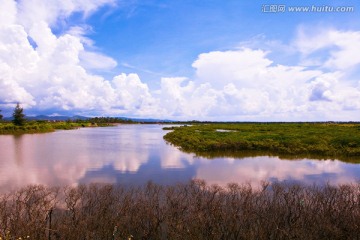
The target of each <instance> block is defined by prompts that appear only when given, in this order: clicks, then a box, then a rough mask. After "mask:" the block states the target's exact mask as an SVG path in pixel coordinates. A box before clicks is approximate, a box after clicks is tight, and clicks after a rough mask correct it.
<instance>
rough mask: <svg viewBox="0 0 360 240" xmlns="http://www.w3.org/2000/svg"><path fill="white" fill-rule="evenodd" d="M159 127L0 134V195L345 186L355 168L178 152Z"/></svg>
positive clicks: (358, 175) (359, 173)
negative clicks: (111, 186)
mask: <svg viewBox="0 0 360 240" xmlns="http://www.w3.org/2000/svg"><path fill="white" fill-rule="evenodd" d="M164 133H165V132H164V131H163V130H162V126H160V125H120V126H117V127H111V128H86V129H79V130H72V131H58V132H55V133H49V134H33V135H22V136H16V137H15V136H0V146H1V151H0V192H4V191H8V190H11V189H16V188H19V187H21V186H25V185H28V184H46V185H76V184H79V183H90V182H107V183H122V184H142V183H145V182H147V181H149V180H152V181H154V182H158V183H162V184H172V183H176V182H182V181H188V180H189V179H194V178H201V179H205V180H206V181H208V182H209V183H212V184H213V183H216V184H221V185H224V184H227V183H229V182H238V183H243V182H249V183H252V184H255V185H256V184H258V183H259V182H260V181H262V180H268V181H275V180H277V181H300V182H305V183H314V182H316V183H324V182H328V181H329V182H330V183H333V184H339V183H347V182H352V181H355V180H358V179H360V165H359V164H350V163H344V162H340V161H337V160H325V161H324V160H323V161H319V160H311V159H302V160H282V159H280V158H278V157H274V156H273V157H268V156H254V157H244V158H233V157H218V158H214V159H211V160H209V159H207V158H203V157H197V156H195V155H194V154H188V153H183V152H181V151H179V150H178V149H177V148H175V147H173V146H170V145H168V144H166V143H165V142H164V140H163V139H162V136H163V134H164Z"/></svg>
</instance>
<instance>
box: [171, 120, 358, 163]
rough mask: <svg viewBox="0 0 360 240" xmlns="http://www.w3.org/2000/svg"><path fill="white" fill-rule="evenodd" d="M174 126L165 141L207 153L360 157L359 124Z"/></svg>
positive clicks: (185, 148) (201, 153) (203, 153)
mask: <svg viewBox="0 0 360 240" xmlns="http://www.w3.org/2000/svg"><path fill="white" fill-rule="evenodd" d="M167 129H168V128H167ZM172 129H173V131H172V132H169V133H167V134H166V135H165V136H164V139H165V140H166V141H168V142H170V143H172V144H174V145H176V146H179V147H180V148H181V149H182V150H184V151H188V152H195V153H197V154H199V155H205V156H206V155H212V154H214V153H219V154H224V153H233V152H234V153H239V152H247V153H251V152H253V153H255V152H257V153H259V155H263V154H264V153H267V154H270V155H274V154H277V155H284V156H292V157H297V156H303V157H307V156H309V157H314V156H315V157H316V158H329V157H330V158H339V159H345V158H352V159H353V158H355V159H356V158H359V159H360V124H359V123H236V124H235V123H221V124H220V123H219V124H217V123H211V124H196V125H193V126H182V127H175V128H172ZM218 130H227V131H226V132H224V131H223V132H220V131H218ZM225 155H226V154H225ZM229 155H231V154H229Z"/></svg>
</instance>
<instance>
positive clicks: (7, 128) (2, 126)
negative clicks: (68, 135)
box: [0, 121, 102, 135]
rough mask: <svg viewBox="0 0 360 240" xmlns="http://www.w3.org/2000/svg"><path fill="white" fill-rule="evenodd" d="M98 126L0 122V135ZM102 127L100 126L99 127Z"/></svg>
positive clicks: (75, 123)
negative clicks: (19, 124)
mask: <svg viewBox="0 0 360 240" xmlns="http://www.w3.org/2000/svg"><path fill="white" fill-rule="evenodd" d="M91 126H98V125H94V124H91V123H90V122H81V123H77V122H47V121H29V122H26V123H25V125H23V126H16V125H14V124H13V123H11V122H0V134H15V135H17V134H26V133H47V132H53V131H55V130H61V129H62V130H71V129H75V128H80V127H91ZM100 126H102V125H100Z"/></svg>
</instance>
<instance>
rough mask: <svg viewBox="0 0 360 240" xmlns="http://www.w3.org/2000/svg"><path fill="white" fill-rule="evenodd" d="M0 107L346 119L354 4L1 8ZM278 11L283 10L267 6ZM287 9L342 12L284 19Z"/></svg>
mask: <svg viewBox="0 0 360 240" xmlns="http://www.w3.org/2000/svg"><path fill="white" fill-rule="evenodd" d="M0 5H1V6H3V9H2V10H1V11H0V20H1V21H0V22H1V24H0V49H2V50H0V109H3V111H4V112H5V113H10V112H11V110H12V108H13V105H14V103H15V102H20V103H21V104H22V105H23V106H24V107H25V109H26V112H27V113H28V114H29V115H32V114H53V115H57V114H66V115H74V114H82V115H92V116H97V115H113V116H128V117H154V118H172V119H183V120H192V119H199V120H229V121H232V120H245V121H249V120H254V121H269V120H271V121H327V120H341V121H350V120H351V121H356V120H359V117H360V70H359V69H360V68H359V66H360V59H359V57H357V55H356V54H355V53H356V51H359V49H360V21H359V19H360V13H359V9H360V3H359V1H341V0H326V1H324V0H321V1H313V0H312V1H309V0H307V1H298V0H287V1H278V0H274V1H267V0H266V1H262V0H259V1H250V0H246V1H240V0H237V1H236V0H227V1H220V0H207V1H205V0H192V1H190V0H172V1H164V0H163V1H160V0H144V1H136V0H129V1H125V0H124V1H116V0H98V1H95V0H69V1H66V2H63V1H51V2H50V1H45V0H27V1H25V0H19V1H14V0H0ZM274 7H275V8H280V7H284V11H280V10H276V11H273V12H269V9H271V8H272V9H274ZM291 7H300V8H301V7H309V8H313V9H314V8H316V7H317V9H319V8H323V9H324V8H325V7H332V8H333V9H336V8H337V7H351V8H352V9H350V10H349V11H347V12H334V11H336V10H333V12H329V11H327V12H325V10H321V9H320V10H316V11H317V12H314V11H315V10H312V12H304V11H302V12H291V9H290V8H291Z"/></svg>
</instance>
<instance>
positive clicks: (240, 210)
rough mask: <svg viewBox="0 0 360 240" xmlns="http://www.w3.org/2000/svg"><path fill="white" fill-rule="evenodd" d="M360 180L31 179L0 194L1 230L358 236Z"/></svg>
mask: <svg viewBox="0 0 360 240" xmlns="http://www.w3.org/2000/svg"><path fill="white" fill-rule="evenodd" d="M359 219H360V183H354V184H348V185H340V186H330V185H325V186H315V185H313V186H304V185H289V184H284V183H273V184H270V183H263V184H262V186H261V187H259V188H253V187H252V186H251V185H248V184H244V185H238V184H229V185H227V186H226V187H220V186H216V185H212V186H210V185H207V184H206V183H205V182H204V181H201V180H194V181H191V182H189V183H184V184H177V185H170V186H169V185H168V186H163V185H157V184H154V183H148V184H146V185H144V186H140V187H125V186H119V185H87V186H85V185H81V186H78V187H63V188H48V187H44V186H28V187H26V188H23V189H20V190H18V191H15V192H12V193H8V194H4V195H2V196H1V198H0V237H1V238H2V239H5V237H6V236H11V237H12V239H19V237H22V236H30V239H39V240H41V239H74V240H77V239H128V238H129V237H130V238H131V239H230V240H231V239H250V240H251V239H260V240H261V239H310V240H311V239H358V238H359V235H358V234H359V232H360V224H359Z"/></svg>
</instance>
